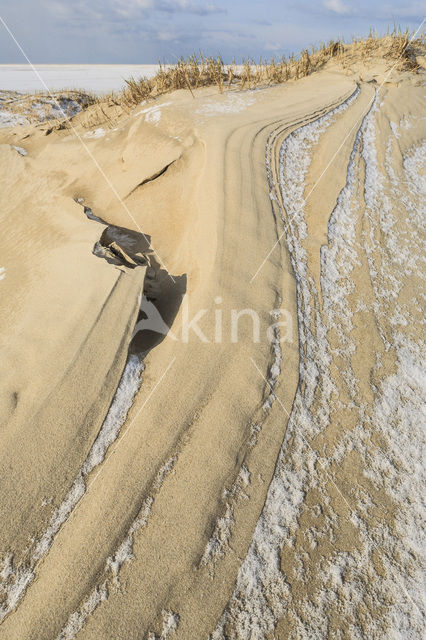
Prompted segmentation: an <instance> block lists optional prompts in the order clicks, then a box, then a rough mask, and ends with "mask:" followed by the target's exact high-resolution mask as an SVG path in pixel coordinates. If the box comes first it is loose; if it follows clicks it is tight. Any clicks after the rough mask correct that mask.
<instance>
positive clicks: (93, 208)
mask: <svg viewBox="0 0 426 640" xmlns="http://www.w3.org/2000/svg"><path fill="white" fill-rule="evenodd" d="M369 73H370V74H371V75H374V70H372V69H370V71H369ZM398 73H399V72H398ZM381 74H382V71H381V69H380V68H379V69H378V71H377V79H378V80H379V81H380V79H381V78H383V75H381ZM364 76H366V74H365V73H364ZM372 79H373V80H374V78H365V77H364V78H360V76H359V73H358V72H357V73H354V74H352V75H349V74H347V73H342V72H341V71H339V70H338V69H337V68H334V67H331V68H330V69H328V70H324V71H322V72H320V73H317V74H315V75H313V76H310V77H306V78H303V79H301V80H298V81H296V82H289V83H288V84H286V85H283V86H279V87H272V88H267V89H262V90H256V91H235V92H231V93H230V94H228V95H224V96H221V95H219V94H218V93H217V90H216V89H214V88H204V89H200V90H198V91H197V92H196V97H195V98H193V97H192V96H191V95H190V94H189V93H188V92H184V91H178V92H175V93H173V94H172V95H170V96H164V97H163V98H160V99H159V100H157V101H156V103H155V106H153V107H150V106H143V107H142V111H141V108H137V109H135V110H134V112H133V113H130V114H129V115H128V116H122V117H121V119H120V120H119V122H118V125H117V127H114V128H112V129H108V128H105V127H103V128H102V132H99V131H98V133H97V134H96V135H92V136H88V137H85V138H84V140H85V142H86V144H87V146H88V148H89V150H90V153H91V154H93V156H94V157H95V158H96V160H97V162H98V163H99V165H100V166H101V167H102V170H103V172H104V174H105V175H106V176H107V178H108V180H109V181H110V182H111V183H112V184H113V185H114V190H115V191H116V193H114V191H113V190H112V189H111V188H110V187H109V185H108V183H107V181H106V180H105V175H102V174H101V173H100V172H99V170H98V169H97V167H96V166H95V165H94V163H93V161H92V159H91V157H90V155H89V154H87V153H86V152H85V150H84V149H83V148H82V146H81V144H80V142H79V141H78V140H76V139H75V137H74V136H73V135H72V132H70V131H69V130H54V131H52V132H51V133H50V134H49V135H48V136H46V135H45V130H43V127H37V128H35V129H31V128H27V129H25V135H28V137H26V138H23V134H22V131H23V130H21V131H20V130H17V129H15V130H12V131H10V132H2V133H1V141H2V142H3V144H2V145H1V147H0V150H1V157H0V159H1V160H2V163H3V173H4V175H5V176H6V180H7V181H8V182H7V185H8V198H7V200H5V202H4V205H3V212H4V213H3V216H4V217H3V223H2V224H3V225H4V229H5V231H6V232H7V236H8V238H9V243H8V244H7V245H6V247H5V253H4V259H3V262H2V264H4V266H5V268H6V276H5V278H4V280H2V281H1V282H0V286H1V287H4V286H8V289H7V290H6V294H7V296H8V300H10V304H8V308H7V309H6V310H5V311H4V319H3V326H4V327H5V330H4V332H3V344H4V350H5V355H6V357H7V358H9V360H6V362H12V361H15V362H17V363H19V366H15V367H8V366H6V367H5V372H6V375H5V377H4V385H3V395H2V400H1V403H2V410H4V411H2V415H3V416H5V418H6V419H5V425H4V429H3V430H2V435H1V437H2V448H1V451H2V457H3V459H4V461H7V462H5V463H4V464H7V465H8V466H9V469H10V473H9V474H8V475H7V482H8V484H7V483H6V484H5V485H4V488H2V491H1V502H2V509H4V510H5V512H7V513H9V514H10V517H9V518H8V519H7V522H6V521H5V522H4V523H3V526H2V530H1V536H2V537H1V538H0V540H1V545H0V550H1V551H2V554H3V555H2V557H3V560H4V569H3V574H2V575H3V577H2V583H1V588H2V589H3V596H2V598H3V600H2V605H3V607H4V606H6V605H7V606H8V607H9V612H8V614H7V615H6V616H5V617H4V620H3V622H2V624H1V625H0V638H3V637H4V638H7V640H12V639H13V640H15V639H16V640H18V639H24V638H25V639H29V638H31V639H34V640H35V639H40V640H45V639H48V638H49V639H50V638H51V639H52V640H54V639H58V640H59V639H60V640H69V639H71V638H74V637H77V638H84V639H87V640H89V639H90V640H92V639H93V640H98V639H99V638H102V639H108V638H111V639H112V638H114V639H115V640H117V638H126V640H127V639H130V638H135V640H136V639H139V638H149V640H152V639H153V638H169V637H170V638H176V639H179V638H182V639H184V638H185V639H188V640H189V639H191V640H193V639H194V638H197V639H198V638H200V639H202V638H205V639H206V640H207V638H212V640H219V639H220V638H235V639H236V640H242V639H246V638H247V639H249V638H256V639H257V638H259V639H260V638H268V637H272V634H274V635H275V637H278V638H299V637H300V638H305V637H306V638H308V637H309V638H310V637H318V638H319V637H333V634H334V633H337V631H338V630H340V633H341V634H343V635H342V637H348V638H349V637H363V634H365V633H366V634H370V635H372V634H373V635H374V634H375V637H376V636H377V637H383V638H385V637H387V635H386V634H388V633H389V629H391V628H392V629H397V630H398V632H399V633H405V632H406V631H407V630H409V631H410V633H412V637H420V633H421V615H420V614H419V610H420V611H421V606H422V605H421V602H420V601H419V598H418V594H417V591H416V587H415V584H416V583H415V580H416V579H417V577H416V574H415V571H414V569H415V567H414V565H415V562H416V561H419V559H420V556H419V548H418V546H417V542H416V540H415V538H413V537H412V536H411V534H410V532H411V531H412V527H415V526H417V523H418V521H419V518H420V517H421V512H422V505H421V503H420V502H418V503H417V502H416V504H413V506H412V508H410V509H409V510H407V509H405V510H404V505H403V502H404V499H405V497H406V492H407V484H406V483H407V479H406V475H404V474H410V467H409V463H410V461H409V460H406V459H405V458H404V459H401V458H400V456H401V452H400V451H399V452H398V450H397V449H396V448H395V447H393V445H392V441H393V439H395V438H397V437H399V438H402V440H401V441H400V442H399V445H400V447H401V448H402V451H403V450H404V448H406V446H407V441H406V438H408V439H410V438H413V437H417V436H418V434H417V431H416V432H415V436H414V432H412V431H410V429H412V428H414V427H412V426H411V425H412V424H414V423H415V421H416V420H417V418H416V416H417V415H418V414H417V413H416V412H418V410H419V398H420V391H419V390H416V387H415V386H413V381H412V380H411V377H410V376H412V373H410V370H409V363H411V362H415V363H416V364H415V368H414V369H411V371H415V372H417V370H418V369H417V367H419V366H420V363H419V351H418V349H419V347H418V345H419V344H420V343H419V334H418V330H417V329H416V328H415V326H413V324H412V322H411V321H412V320H413V319H416V318H417V319H418V320H420V316H419V313H420V312H419V303H418V300H417V297H414V298H413V297H411V296H410V294H409V291H410V290H415V291H417V290H418V288H419V282H418V275H417V269H419V268H420V262H419V260H420V259H419V257H418V254H417V252H418V250H419V248H420V242H421V236H420V235H419V236H418V235H417V233H419V234H420V233H421V230H420V220H419V213H418V211H419V207H420V197H421V194H420V192H417V191H416V189H418V184H419V183H418V177H419V170H420V169H419V167H420V162H421V149H422V147H421V146H420V141H421V136H422V133H423V129H424V127H423V123H422V120H421V115H420V114H421V91H422V90H421V88H420V87H419V86H418V76H416V75H412V74H409V73H399V75H398V85H399V86H397V87H396V86H391V85H389V84H386V85H384V87H383V88H382V89H381V91H380V94H379V95H378V94H377V88H378V83H377V82H376V81H373V82H370V81H369V80H372ZM407 96H409V97H410V100H409V104H410V107H409V109H407V104H406V101H407ZM79 119H80V120H79ZM73 122H74V123H75V126H76V127H77V130H78V131H79V132H81V135H84V134H85V133H86V130H85V128H84V126H83V123H84V115H83V116H77V117H76V118H75V119H74V121H73ZM350 127H353V133H352V134H351V135H350V136H349V137H348V140H347V143H345V145H344V148H343V149H342V151H341V153H339V156H338V158H336V159H335V160H334V161H332V164H331V166H330V169H329V171H328V173H327V175H325V176H324V177H323V178H321V182H320V183H319V185H318V187H316V188H315V190H314V191H312V187H313V185H316V182H317V180H318V178H319V177H320V176H321V173H322V171H323V170H324V167H325V166H327V164H328V163H329V162H330V161H331V160H332V158H333V154H334V153H335V151H336V149H337V148H338V146H339V144H340V143H339V141H340V140H341V138H342V135H343V132H345V131H347V130H348V128H350ZM98 129H99V126H98V127H96V130H98ZM11 145H15V146H22V147H23V148H24V149H25V150H26V151H27V155H26V156H21V155H20V154H19V153H17V152H16V150H14V149H12V148H11ZM311 191H312V193H311ZM10 193H12V194H13V196H12V197H9V194H10ZM117 194H118V196H119V198H117ZM308 194H309V195H308ZM79 200H80V202H79ZM122 201H123V202H124V203H125V206H123V203H122ZM84 207H88V208H89V210H90V212H91V214H92V216H96V217H97V218H99V219H100V221H97V220H94V219H89V218H87V215H85V213H84ZM129 212H130V213H131V217H129ZM86 213H87V212H86ZM107 225H110V226H109V228H108V227H107ZM29 229H30V231H29ZM108 229H109V230H108ZM126 230H128V231H126ZM141 232H143V234H144V235H145V236H146V238H148V241H151V242H152V247H151V248H149V247H147V246H146V244H145V245H143V242H142V240H141V236H140V233H141ZM120 234H121V235H120ZM134 234H136V235H134ZM138 239H139V240H140V241H141V243H142V244H141V245H140V247H141V250H140V251H138V250H137V248H135V246H134V245H133V244H132V242H133V240H135V241H136V242H138V241H139V240H138ZM278 239H280V241H279V242H277V240H278ZM96 246H97V249H96V250H95V253H93V249H94V247H96ZM138 246H139V245H138ZM274 246H275V249H274V250H273V251H272V252H271V253H270V255H269V257H268V259H267V260H266V261H265V262H264V264H263V266H262V261H264V259H265V257H267V256H268V254H269V252H270V251H271V249H272V248H273V247H274ZM8 247H10V249H9V252H8ZM399 251H400V252H401V255H400V256H399V257H398V252H399ZM95 254H96V255H95ZM407 265H408V270H407ZM259 267H261V268H260V269H259ZM9 276H10V280H9ZM170 276H172V277H170ZM253 276H255V277H254V278H253ZM12 278H16V280H12ZM150 279H151V284H150V285H149V281H150ZM17 282H20V283H21V286H17ZM83 285H84V286H83ZM148 285H149V286H151V288H150V289H148ZM143 290H145V292H146V296H148V298H152V299H153V300H154V302H155V301H157V303H158V305H159V308H161V310H162V313H163V315H164V314H168V316H167V317H168V320H169V322H170V324H171V325H172V332H173V334H174V335H175V336H177V337H178V339H177V340H174V339H173V338H172V337H170V336H169V337H165V338H164V339H160V340H157V341H155V342H149V343H147V342H146V341H142V342H137V341H136V342H135V341H132V342H131V340H132V330H133V327H134V325H135V323H136V322H137V321H138V320H141V315H140V313H138V309H139V305H140V302H141V296H142V291H143ZM184 293H186V294H187V296H186V301H187V304H188V305H189V306H188V307H186V306H185V304H186V303H185V301H182V296H183V294H184ZM9 296H10V297H9ZM219 300H220V301H219ZM219 308H220V311H221V313H222V318H224V324H223V335H222V341H219V340H217V334H216V331H217V328H216V324H215V323H216V322H217V317H218V316H217V315H216V313H217V310H218V309H219ZM201 309H206V310H207V313H205V314H204V316H203V319H202V320H200V323H199V324H200V327H201V328H202V332H203V335H204V336H205V337H206V338H207V340H208V342H203V341H202V340H201V339H200V338H199V336H197V335H195V334H194V333H193V332H192V333H191V334H190V338H189V340H188V342H186V341H185V340H184V339H183V334H182V325H183V324H184V320H185V314H186V313H188V314H189V316H190V317H192V315H194V314H195V313H196V312H197V311H198V310H201ZM233 309H234V310H235V309H237V310H243V309H254V310H256V312H257V313H258V315H259V318H260V324H261V327H262V339H261V340H260V341H259V342H253V331H252V329H253V327H252V324H251V322H250V321H248V322H244V321H243V320H241V322H240V324H239V339H238V341H237V342H231V340H230V326H229V322H230V318H231V314H232V310H233ZM278 309H283V310H285V311H286V312H288V313H289V317H290V319H291V326H292V337H291V339H288V340H287V341H285V342H281V338H282V337H284V334H285V332H286V331H285V330H286V327H284V326H281V327H276V328H275V330H274V332H273V335H272V337H273V340H272V342H270V341H268V340H266V339H265V330H266V327H268V326H269V325H270V324H271V315H270V312H271V311H272V310H278ZM34 310H37V312H38V313H39V314H40V315H39V316H38V317H39V318H40V319H42V324H41V323H40V322H39V321H38V322H37V326H34V324H31V323H32V320H33V314H34ZM215 312H216V313H215ZM272 317H273V319H276V320H278V319H279V315H275V316H272ZM40 326H42V327H43V330H42V331H41V330H40ZM16 327H20V329H19V330H18V331H16V329H15V328H16ZM29 327H30V328H29ZM366 327H367V328H368V329H367V331H368V339H367V340H366V333H365V332H366ZM287 328H288V327H287ZM148 344H149V347H148V346H147V345H148ZM129 345H130V347H131V349H132V345H133V356H134V354H135V353H136V356H135V357H136V358H137V360H127V356H128V349H129ZM135 345H136V346H135ZM53 354H55V355H53ZM142 356H143V366H140V357H142ZM131 357H132V356H131ZM138 358H139V359H138ZM126 361H127V365H126ZM46 363H48V364H47V365H46ZM132 363H133V364H132ZM137 363H139V365H138V364H137ZM407 363H408V364H407ZM133 366H134V368H132V367H133ZM407 367H408V369H407ZM123 370H124V373H123ZM30 373H31V375H29V374H30ZM126 375H127V376H128V378H126ZM407 376H408V377H407ZM120 380H121V382H120ZM127 380H128V381H129V382H130V383H131V385H130V387H128V386H126V381H127ZM135 380H137V384H136V386H132V385H134V383H135ZM417 382H419V384H420V378H417V377H416V383H417ZM119 385H121V392H120V386H119ZM139 385H140V389H139V391H138V388H139ZM117 387H118V391H116V389H117ZM398 388H399V392H398V391H397V390H398ZM83 389H84V390H85V391H84V393H83ZM127 389H129V390H128V393H127V395H126V393H124V396H125V398H126V402H127V400H128V399H129V398H130V401H129V406H128V408H127V409H128V411H125V412H124V414H123V415H124V421H123V420H122V421H121V426H119V427H118V429H115V430H114V428H113V429H112V430H111V431H108V433H111V436H110V437H109V436H108V437H107V438H106V439H102V437H101V439H100V440H99V436H100V434H102V433H107V431H106V429H105V430H104V431H103V432H102V429H103V428H104V427H103V425H105V416H107V413H108V408H109V409H110V415H111V410H113V415H114V416H115V414H114V400H117V398H118V400H120V399H121V398H122V396H123V390H126V391H127ZM119 392H120V393H121V395H120V393H119ZM397 393H399V396H397V395H396V394H397ZM113 398H114V400H113ZM111 402H112V405H111ZM399 405H403V406H404V407H405V406H406V407H407V414H406V415H407V416H408V417H407V419H405V418H404V416H402V417H401V413H400V410H399ZM39 406H40V408H39V409H38V411H37V412H34V407H39ZM126 406H127V405H126ZM76 407H78V412H77V411H76ZM118 413H119V414H120V415H121V413H122V412H121V413H120V411H119V412H118ZM34 414H35V415H36V418H34ZM126 414H127V417H126ZM289 416H290V418H289ZM411 416H412V417H411ZM107 420H108V418H107ZM114 420H115V417H114ZM119 420H121V418H120V419H119ZM108 424H109V423H107V426H108ZM114 424H116V423H115V422H114ZM389 424H390V425H391V427H389ZM398 433H399V435H398V436H397V434H398ZM97 437H98V442H100V441H102V442H104V443H105V446H104V445H102V447H101V449H100V451H101V453H102V455H100V456H98V457H96V469H95V466H91V463H90V464H89V463H87V460H88V459H89V460H90V459H92V458H91V456H92V455H93V454H92V453H91V452H92V451H93V446H95V445H94V443H95V442H96V438H97ZM108 438H109V439H108ZM98 450H99V449H98ZM377 458H379V459H380V466H379V467H378V468H377V467H375V466H374V464H373V461H377ZM416 464H417V462H416ZM84 465H86V466H84ZM416 468H417V467H416ZM82 469H86V470H87V474H86V475H87V477H86V476H84V486H83V484H82V483H81V478H82V476H81V473H82ZM392 469H398V470H399V473H398V474H395V472H394V471H393V470H392ZM98 471H101V473H100V474H99V477H95V475H96V474H97V473H98ZM407 477H408V476H407ZM330 478H331V479H330ZM75 482H77V484H73V483H75ZM419 482H420V480H419ZM73 486H75V487H76V491H77V493H78V492H79V493H78V496H77V498H78V500H75V501H73V500H71V502H68V503H67V504H69V505H70V506H71V508H70V509H69V512H67V513H66V516H67V517H66V518H63V521H62V520H61V523H60V526H57V527H56V529H55V530H54V532H53V535H52V536H51V537H50V538H49V536H48V535H47V534H46V532H48V531H49V526H51V523H52V517H55V509H56V510H57V509H58V508H59V509H61V505H63V504H64V500H65V501H66V499H67V495H69V494H68V492H69V491H70V489H71V488H72V487H73ZM56 513H57V512H56ZM49 522H50V525H49ZM404 522H405V523H408V525H407V524H406V525H404ZM404 527H405V528H404ZM43 535H44V536H45V537H44V538H43ZM46 535H47V537H46ZM410 536H411V537H410ZM43 539H45V540H47V539H49V546H48V548H45V547H43V545H41V542H40V541H42V540H43ZM40 545H41V546H40ZM42 548H43V549H44V551H43V553H41V551H40V549H42ZM37 549H38V551H37ZM407 549H409V550H407ZM20 572H21V573H20ZM407 576H410V577H409V578H407ZM19 579H21V581H23V583H25V580H27V584H26V585H24V586H26V587H27V588H26V589H25V588H23V589H21V590H19V588H18V587H19ZM401 583H402V586H401ZM398 590H399V591H398ZM18 592H19V594H20V595H19V598H18V597H17V595H16V594H17V593H18ZM401 592H402V593H403V594H404V595H403V596H402V597H401V595H400V594H401ZM405 592H407V594H408V595H405ZM398 593H399V596H397V594H398ZM5 594H8V595H7V598H6V597H5ZM0 595H1V592H0ZM5 603H6V604H5ZM407 620H408V621H409V622H408V623H407ZM407 624H408V625H409V626H408V627H407ZM327 634H328V635H327ZM416 634H417V635H416Z"/></svg>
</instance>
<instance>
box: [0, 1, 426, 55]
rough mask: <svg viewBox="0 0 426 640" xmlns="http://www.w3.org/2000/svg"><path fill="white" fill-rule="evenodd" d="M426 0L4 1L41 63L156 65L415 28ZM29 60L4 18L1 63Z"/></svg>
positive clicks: (2, 10) (1, 8) (18, 33)
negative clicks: (198, 55)
mask: <svg viewBox="0 0 426 640" xmlns="http://www.w3.org/2000/svg"><path fill="white" fill-rule="evenodd" d="M425 7H426V3H425V2H424V1H423V2H418V1H410V0H407V1H406V3H405V4H404V3H403V2H401V0H398V1H395V0H298V1H297V0H296V1H292V0H262V1H258V0H233V1H228V2H226V1H225V0H37V1H35V0H14V2H11V0H0V17H1V18H2V19H3V20H4V22H5V23H6V24H7V26H8V27H9V29H10V30H11V32H12V33H13V35H14V36H15V38H16V40H17V41H18V42H19V44H20V45H21V47H22V49H23V50H24V51H25V53H26V54H27V56H28V58H29V59H30V60H31V62H33V63H89V64H96V63H99V64H101V63H104V64H113V63H120V64H148V63H155V62H158V60H161V61H164V62H169V63H170V62H174V61H176V59H178V58H179V57H181V56H188V55H191V54H193V53H197V52H199V51H200V50H201V51H202V52H203V54H205V55H215V56H216V55H221V56H222V58H223V59H224V61H225V62H229V61H231V60H232V59H233V58H235V59H236V61H237V62H240V61H241V60H242V59H245V58H248V57H250V58H253V59H255V60H258V59H260V58H262V59H270V58H272V57H273V56H275V57H280V56H281V55H283V54H284V55H289V54H291V53H298V52H299V51H300V50H302V49H303V48H306V47H307V48H310V47H311V45H318V44H320V43H321V42H325V41H328V40H331V39H335V38H337V37H338V36H340V37H343V38H344V39H345V40H346V41H350V40H351V39H352V37H353V36H361V35H366V34H368V32H369V30H370V28H374V29H375V30H376V31H377V32H378V33H380V34H382V33H385V32H386V30H387V27H388V26H390V27H391V28H392V27H393V25H394V24H395V23H396V24H397V25H400V26H401V27H402V28H403V29H405V28H409V29H410V30H412V31H414V30H416V29H417V27H418V26H419V25H420V23H421V21H422V19H423V18H424V14H425V13H426V11H425ZM24 62H25V58H24V57H23V55H22V53H21V52H20V51H19V48H18V46H17V44H16V43H15V42H13V40H12V38H11V37H10V35H9V34H8V33H7V31H6V29H5V27H4V25H3V24H2V23H1V22H0V63H24Z"/></svg>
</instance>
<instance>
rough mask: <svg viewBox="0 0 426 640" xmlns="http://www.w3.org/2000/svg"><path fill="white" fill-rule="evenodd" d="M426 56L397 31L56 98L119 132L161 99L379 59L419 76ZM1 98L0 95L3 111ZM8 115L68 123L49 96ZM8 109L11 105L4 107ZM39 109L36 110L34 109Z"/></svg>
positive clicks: (184, 68) (197, 65)
mask: <svg viewBox="0 0 426 640" xmlns="http://www.w3.org/2000/svg"><path fill="white" fill-rule="evenodd" d="M419 55H422V56H425V39H424V36H423V37H419V38H417V39H414V40H412V41H411V36H410V34H409V32H408V31H406V32H401V31H400V30H399V29H397V28H395V29H394V30H393V31H392V33H387V34H386V35H385V36H383V37H379V36H377V35H376V34H375V33H373V32H371V33H370V34H369V36H368V37H367V38H362V39H359V40H357V39H354V40H353V42H352V43H350V44H345V43H344V42H342V41H341V40H337V41H331V42H328V43H326V44H323V45H321V46H320V47H319V48H318V49H314V48H313V47H312V50H311V52H309V51H308V50H307V49H305V50H304V51H302V52H301V53H300V54H299V55H298V56H295V55H291V56H290V57H289V58H286V57H285V56H283V57H282V58H280V59H278V60H277V59H275V58H273V59H272V60H270V61H269V62H263V61H260V62H258V63H256V62H255V61H254V60H250V59H249V60H245V61H243V63H242V64H241V65H237V64H236V63H235V62H233V63H231V64H228V65H226V64H225V63H224V62H223V60H222V58H220V57H217V58H206V57H204V56H203V55H202V54H200V56H196V55H193V56H191V57H190V58H188V59H181V60H179V61H178V62H177V63H176V64H174V65H163V64H159V68H158V71H157V73H156V75H155V76H154V77H152V78H146V77H141V78H138V79H136V78H129V79H128V80H126V86H125V88H124V89H123V90H122V91H121V92H119V93H111V94H109V95H107V96H102V97H96V96H94V95H91V94H88V93H87V92H83V91H80V92H79V91H61V92H56V93H55V98H56V99H57V100H58V101H59V102H60V103H61V102H62V101H63V100H65V101H67V100H68V101H70V100H74V101H75V102H77V103H78V104H79V105H80V106H81V108H82V109H83V110H84V109H85V108H86V107H88V106H90V107H91V108H90V109H87V110H86V111H85V114H84V117H83V118H82V119H81V120H80V122H81V124H82V125H83V126H84V127H87V128H90V127H93V126H97V125H99V124H105V125H107V126H108V125H110V126H114V123H115V121H116V119H117V117H118V116H119V115H121V113H123V111H124V112H129V111H130V110H131V109H132V108H133V107H134V106H135V105H137V104H140V103H141V102H143V101H146V100H149V99H155V98H157V97H158V96H161V95H164V94H167V93H170V92H172V91H176V90H178V89H184V90H187V91H190V92H191V94H192V95H193V96H194V95H195V94H194V92H195V91H196V90H197V89H198V88H200V87H214V86H216V87H217V88H218V91H219V92H220V93H223V92H224V91H228V90H230V89H254V88H257V87H266V86H271V85H277V84H282V83H284V82H288V81H290V80H297V79H299V78H303V77H305V76H307V75H309V74H311V73H314V72H316V71H318V70H320V69H322V68H323V67H324V65H326V64H327V63H328V62H330V61H334V62H335V63H336V64H337V65H340V66H341V67H343V68H345V69H346V68H354V65H356V64H358V65H359V63H361V64H362V65H368V63H369V61H372V60H374V59H376V60H377V58H380V59H381V60H385V61H389V66H391V65H394V64H395V62H397V65H396V68H397V69H399V70H408V71H414V72H415V71H416V70H417V69H418V67H419V65H418V63H417V60H416V56H419ZM1 102H2V96H1V95H0V105H1ZM9 102H10V103H9V104H7V110H8V111H11V112H14V113H16V114H20V115H22V116H24V117H25V118H26V119H27V120H29V121H33V122H34V121H41V120H43V119H44V120H46V119H48V120H52V119H55V121H56V123H57V125H54V126H55V128H64V127H66V126H67V120H64V119H63V117H61V115H62V114H60V113H58V109H57V107H56V106H55V105H54V102H53V101H52V100H51V98H50V97H49V96H46V95H45V94H35V95H32V96H21V95H19V94H18V95H16V96H12V97H11V99H10V101H9ZM5 106H6V105H5ZM35 107H36V108H35Z"/></svg>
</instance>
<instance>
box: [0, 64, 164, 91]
mask: <svg viewBox="0 0 426 640" xmlns="http://www.w3.org/2000/svg"><path fill="white" fill-rule="evenodd" d="M157 69H158V65H156V64H37V65H34V67H32V66H31V65H29V64H0V90H2V91H19V92H21V93H34V92H37V91H43V92H46V91H47V90H49V91H58V90H61V89H68V90H71V89H82V90H84V91H91V92H93V93H97V94H103V93H109V92H110V91H119V90H120V89H122V88H123V87H124V86H125V84H126V82H125V81H126V79H129V78H136V79H137V78H140V77H141V76H145V77H148V78H149V77H152V76H153V75H155V73H156V71H157Z"/></svg>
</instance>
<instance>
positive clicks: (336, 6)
mask: <svg viewBox="0 0 426 640" xmlns="http://www.w3.org/2000/svg"><path fill="white" fill-rule="evenodd" d="M324 7H325V8H326V9H329V10H330V11H334V13H338V14H340V15H343V14H345V13H350V12H351V9H350V7H348V6H347V5H346V4H345V3H344V2H342V0H325V2H324Z"/></svg>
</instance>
